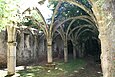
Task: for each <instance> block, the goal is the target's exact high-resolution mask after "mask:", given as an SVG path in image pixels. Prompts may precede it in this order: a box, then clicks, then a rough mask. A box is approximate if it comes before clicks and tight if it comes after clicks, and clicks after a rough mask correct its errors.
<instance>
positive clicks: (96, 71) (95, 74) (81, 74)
mask: <svg viewBox="0 0 115 77" xmlns="http://www.w3.org/2000/svg"><path fill="white" fill-rule="evenodd" d="M85 60H86V62H87V64H86V66H85V67H84V68H81V69H80V70H79V71H78V72H75V73H74V75H73V76H69V77H102V71H101V65H100V64H99V63H95V62H94V61H93V60H92V59H91V58H87V59H85Z"/></svg>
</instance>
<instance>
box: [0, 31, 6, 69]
mask: <svg viewBox="0 0 115 77" xmlns="http://www.w3.org/2000/svg"><path fill="white" fill-rule="evenodd" d="M6 49H7V41H6V31H2V32H0V67H3V65H4V64H5V65H6V61H7V60H6V59H7V58H6V56H7V55H6Z"/></svg>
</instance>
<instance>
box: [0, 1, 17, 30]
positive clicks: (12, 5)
mask: <svg viewBox="0 0 115 77" xmlns="http://www.w3.org/2000/svg"><path fill="white" fill-rule="evenodd" d="M17 3H18V0H0V29H2V28H4V27H5V26H7V25H8V24H10V23H12V22H16V21H18V18H17V16H16V14H17V8H18V6H17Z"/></svg>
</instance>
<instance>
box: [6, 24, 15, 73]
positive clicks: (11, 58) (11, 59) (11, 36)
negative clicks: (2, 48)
mask: <svg viewBox="0 0 115 77" xmlns="http://www.w3.org/2000/svg"><path fill="white" fill-rule="evenodd" d="M7 33H8V44H7V45H8V47H7V68H8V75H14V74H15V67H16V28H15V27H14V24H13V25H9V26H7Z"/></svg>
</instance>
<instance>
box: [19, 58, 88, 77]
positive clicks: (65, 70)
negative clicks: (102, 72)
mask: <svg viewBox="0 0 115 77" xmlns="http://www.w3.org/2000/svg"><path fill="white" fill-rule="evenodd" d="M55 64H56V67H55V69H54V68H48V67H46V66H31V67H30V68H28V69H27V70H21V71H18V72H17V73H19V74H20V76H21V77H67V76H70V75H72V74H73V73H74V71H78V70H79V69H80V68H82V67H83V66H85V64H86V63H85V61H83V60H81V59H77V60H69V62H68V63H64V62H62V61H58V62H55Z"/></svg>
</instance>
